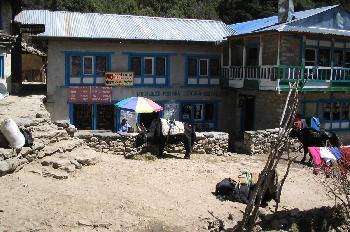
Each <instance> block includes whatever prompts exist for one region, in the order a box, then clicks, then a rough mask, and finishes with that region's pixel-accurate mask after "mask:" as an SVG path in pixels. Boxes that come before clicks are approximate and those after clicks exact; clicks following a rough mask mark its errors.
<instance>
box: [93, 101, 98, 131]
mask: <svg viewBox="0 0 350 232" xmlns="http://www.w3.org/2000/svg"><path fill="white" fill-rule="evenodd" d="M92 111H93V113H92V117H93V123H92V124H93V125H92V128H93V129H94V130H96V128H97V104H93V105H92Z"/></svg>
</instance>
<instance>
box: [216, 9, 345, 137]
mask: <svg viewBox="0 0 350 232" xmlns="http://www.w3.org/2000/svg"><path fill="white" fill-rule="evenodd" d="M285 12H289V11H288V10H287V11H285ZM285 18H291V20H290V21H285V22H281V21H280V20H279V17H278V16H273V17H269V18H266V19H259V20H254V21H249V22H244V23H240V24H234V25H231V26H232V28H233V29H235V30H236V32H237V34H236V35H234V36H231V37H230V38H229V41H228V43H227V44H226V45H225V46H224V47H223V57H224V61H223V67H222V73H223V75H224V76H225V79H226V85H227V86H229V87H231V88H232V89H235V91H236V94H237V97H238V101H237V102H238V105H237V107H236V111H235V115H236V116H235V118H237V119H238V120H236V123H235V124H236V129H235V131H245V130H256V129H266V128H274V127H278V124H279V121H280V117H281V114H282V111H283V107H284V102H285V99H286V96H287V91H289V89H290V86H289V84H291V83H294V82H296V81H300V83H302V86H300V90H302V91H303V96H302V104H301V107H300V110H299V114H300V115H301V116H302V117H303V118H305V119H306V121H309V120H310V118H311V117H313V116H316V117H318V118H319V119H320V121H321V123H322V127H323V128H324V129H326V130H332V131H337V132H338V133H340V134H342V136H344V137H345V139H346V140H349V139H350V138H348V137H349V136H348V134H349V133H348V132H349V130H350V94H349V90H350V75H349V74H350V73H349V71H350V69H349V62H350V50H349V48H350V38H349V36H350V27H349V24H348V22H350V15H349V13H348V12H346V11H345V10H344V9H342V8H341V7H340V6H330V7H323V8H317V9H313V10H307V11H303V12H295V13H292V15H291V17H285Z"/></svg>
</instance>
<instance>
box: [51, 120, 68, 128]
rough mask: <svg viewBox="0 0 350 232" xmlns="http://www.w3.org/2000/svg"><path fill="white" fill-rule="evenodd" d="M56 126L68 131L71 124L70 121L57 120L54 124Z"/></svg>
mask: <svg viewBox="0 0 350 232" xmlns="http://www.w3.org/2000/svg"><path fill="white" fill-rule="evenodd" d="M54 124H55V125H56V126H58V127H62V128H64V129H66V128H68V127H69V126H70V122H69V121H68V120H57V121H55V122H54Z"/></svg>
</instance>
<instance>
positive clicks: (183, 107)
mask: <svg viewBox="0 0 350 232" xmlns="http://www.w3.org/2000/svg"><path fill="white" fill-rule="evenodd" d="M217 107H218V104H217V102H211V101H184V102H180V121H184V122H188V123H190V124H192V125H194V126H195V127H196V130H197V131H208V130H215V129H217V118H218V115H217V112H218V110H217Z"/></svg>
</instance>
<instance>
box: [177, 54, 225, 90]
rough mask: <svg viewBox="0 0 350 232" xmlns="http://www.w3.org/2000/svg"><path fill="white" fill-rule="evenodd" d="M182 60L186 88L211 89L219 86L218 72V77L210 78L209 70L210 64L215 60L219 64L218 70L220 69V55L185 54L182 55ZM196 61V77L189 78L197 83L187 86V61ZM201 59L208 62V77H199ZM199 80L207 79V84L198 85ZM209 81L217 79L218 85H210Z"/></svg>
mask: <svg viewBox="0 0 350 232" xmlns="http://www.w3.org/2000/svg"><path fill="white" fill-rule="evenodd" d="M183 56H184V58H185V78H184V79H185V80H184V81H185V85H186V86H191V87H192V86H193V87H211V86H219V85H220V70H219V74H218V76H211V70H210V62H211V61H212V60H215V59H217V60H218V63H219V69H220V67H221V66H220V55H213V54H187V53H184V54H183ZM190 58H192V59H196V60H197V72H196V74H197V75H196V76H193V77H191V78H192V79H194V78H196V79H197V81H196V82H197V83H196V84H189V83H188V81H189V78H190V77H189V76H188V71H189V64H188V63H189V62H188V61H189V59H190ZM201 59H207V60H208V76H201V75H200V65H199V63H200V60H201ZM200 79H202V80H203V79H207V80H208V84H200V83H199V81H200ZM211 79H219V83H218V84H210V80H211Z"/></svg>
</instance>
